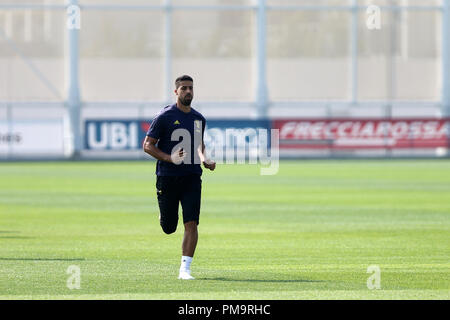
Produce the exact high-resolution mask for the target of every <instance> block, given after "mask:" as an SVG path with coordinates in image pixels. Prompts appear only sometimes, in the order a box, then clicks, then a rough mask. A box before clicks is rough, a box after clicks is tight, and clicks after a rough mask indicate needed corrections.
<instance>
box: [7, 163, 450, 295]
mask: <svg viewBox="0 0 450 320" xmlns="http://www.w3.org/2000/svg"><path fill="white" fill-rule="evenodd" d="M154 168H155V163H154V162H152V161H146V162H48V163H46V162H45V163H2V164H0V177H1V178H0V243H1V245H0V299H449V298H450V161H448V160H420V161H412V160H408V161H403V160H390V161H389V160H380V161H376V160H373V161H367V160H361V161H354V160H353V161H350V160H346V161H337V160H335V161H329V160H323V161H312V160H311V161H282V162H281V163H280V171H279V173H278V174H277V175H274V176H261V175H259V167H258V166H255V165H220V166H218V167H217V169H216V171H215V172H209V171H208V172H206V170H205V171H204V174H203V194H202V212H201V216H200V225H199V242H198V246H197V250H196V253H195V258H194V262H193V264H192V275H193V276H195V277H196V278H197V279H196V280H194V281H182V280H178V279H177V275H178V268H179V263H180V256H181V239H182V235H183V226H182V223H181V221H180V223H179V225H178V230H177V232H176V233H175V234H172V235H170V236H168V235H165V234H164V233H163V232H162V230H161V228H160V226H159V221H158V216H159V212H158V206H157V203H156V190H155V175H154ZM180 213H181V212H180ZM71 265H75V266H78V267H79V268H80V272H81V274H80V279H81V287H80V289H73V290H71V289H69V288H68V287H67V285H66V284H67V280H68V278H69V277H70V275H69V274H67V269H68V267H69V266H71ZM371 265H376V266H379V268H380V285H381V288H380V289H374V290H369V289H368V287H367V279H368V278H369V277H370V276H371V274H370V273H367V268H368V267H369V266H371Z"/></svg>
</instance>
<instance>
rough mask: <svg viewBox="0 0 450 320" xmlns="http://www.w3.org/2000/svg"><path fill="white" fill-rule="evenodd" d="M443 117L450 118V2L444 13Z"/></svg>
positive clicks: (444, 7)
mask: <svg viewBox="0 0 450 320" xmlns="http://www.w3.org/2000/svg"><path fill="white" fill-rule="evenodd" d="M441 102H442V116H443V117H449V116H450V0H444V4H443V11H442V96H441Z"/></svg>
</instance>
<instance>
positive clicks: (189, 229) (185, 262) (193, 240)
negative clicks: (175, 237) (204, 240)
mask: <svg viewBox="0 0 450 320" xmlns="http://www.w3.org/2000/svg"><path fill="white" fill-rule="evenodd" d="M197 241H198V230H197V221H189V222H186V223H185V224H184V236H183V243H182V245H181V248H182V253H183V256H182V257H181V266H180V276H179V277H178V278H179V279H188V280H192V279H194V278H193V277H192V276H191V275H190V273H191V262H192V258H193V257H194V253H195V248H196V247H197Z"/></svg>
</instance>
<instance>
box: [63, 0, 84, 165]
mask: <svg viewBox="0 0 450 320" xmlns="http://www.w3.org/2000/svg"><path fill="white" fill-rule="evenodd" d="M71 9H76V10H75V11H71ZM67 14H68V16H67V17H68V21H67V26H66V27H67V29H68V54H67V56H66V59H67V61H66V63H67V67H68V91H67V102H66V104H67V108H68V114H69V123H70V143H71V147H70V150H69V155H70V156H71V157H72V158H76V157H78V156H79V155H80V151H81V132H80V108H81V100H80V87H79V66H78V64H79V30H78V29H79V25H77V24H76V23H75V24H72V25H69V24H70V23H71V21H69V19H70V18H73V19H80V17H79V16H78V17H77V16H70V17H69V15H72V14H73V15H77V14H78V15H79V14H80V12H79V7H78V0H68V7H67ZM78 21H80V20H78Z"/></svg>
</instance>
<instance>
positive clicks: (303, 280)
mask: <svg viewBox="0 0 450 320" xmlns="http://www.w3.org/2000/svg"><path fill="white" fill-rule="evenodd" d="M198 279H199V280H212V281H235V282H263V283H264V282H267V283H270V282H274V283H294V282H303V283H307V282H325V281H323V280H305V279H292V280H283V279H280V280H271V279H230V278H198Z"/></svg>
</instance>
